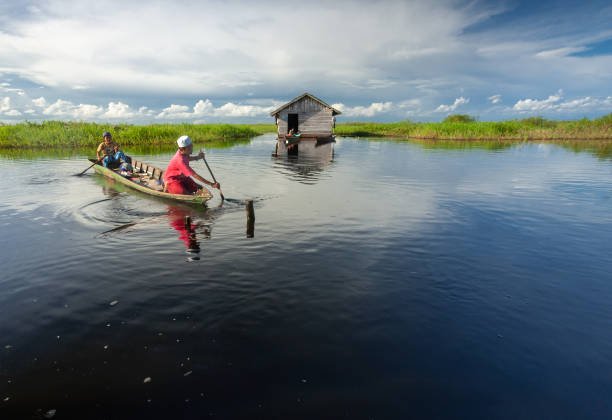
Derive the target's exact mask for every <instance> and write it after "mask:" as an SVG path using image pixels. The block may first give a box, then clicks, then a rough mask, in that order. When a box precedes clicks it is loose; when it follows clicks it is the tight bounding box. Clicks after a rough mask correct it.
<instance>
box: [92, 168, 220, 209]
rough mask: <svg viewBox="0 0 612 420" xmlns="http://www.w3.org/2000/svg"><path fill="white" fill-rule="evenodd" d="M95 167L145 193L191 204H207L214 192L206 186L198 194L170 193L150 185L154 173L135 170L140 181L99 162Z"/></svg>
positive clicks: (96, 169) (99, 171)
mask: <svg viewBox="0 0 612 420" xmlns="http://www.w3.org/2000/svg"><path fill="white" fill-rule="evenodd" d="M89 160H90V162H92V163H93V162H94V161H95V159H89ZM147 166H149V165H147ZM93 168H94V170H95V171H96V172H97V173H99V174H100V175H104V176H105V177H107V178H112V179H113V180H115V181H117V182H120V183H121V184H123V185H126V186H128V187H130V188H132V189H135V190H138V191H140V192H143V193H145V194H148V195H152V196H155V197H159V198H165V199H168V200H174V201H179V202H182V203H190V204H205V203H206V202H207V201H208V200H210V199H211V198H212V194H211V193H210V191H208V190H207V189H206V188H203V189H202V191H201V193H200V194H198V195H191V194H170V193H167V192H163V191H159V190H156V189H154V188H152V187H150V186H148V183H149V181H155V178H154V176H153V175H149V174H148V173H147V172H146V171H144V172H143V171H142V170H141V171H140V172H136V171H135V172H134V174H135V177H134V178H137V179H138V181H136V179H131V178H126V177H124V176H122V175H121V174H119V173H117V172H116V171H114V170H112V169H109V168H106V167H104V166H102V165H99V164H97V163H96V164H95V165H94V167H93ZM135 169H136V168H135ZM155 169H157V168H155ZM161 173H162V172H161V171H160V175H159V178H161ZM145 183H146V184H145Z"/></svg>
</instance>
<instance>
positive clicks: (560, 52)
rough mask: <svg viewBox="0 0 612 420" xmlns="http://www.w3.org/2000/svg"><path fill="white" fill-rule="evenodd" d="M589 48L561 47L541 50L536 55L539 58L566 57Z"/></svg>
mask: <svg viewBox="0 0 612 420" xmlns="http://www.w3.org/2000/svg"><path fill="white" fill-rule="evenodd" d="M585 50H587V48H585V47H561V48H555V49H553V50H546V51H540V52H539V53H537V54H536V55H535V56H536V57H538V58H557V57H566V56H568V55H571V54H575V53H579V52H582V51H585Z"/></svg>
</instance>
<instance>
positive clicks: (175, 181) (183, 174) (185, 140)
mask: <svg viewBox="0 0 612 420" xmlns="http://www.w3.org/2000/svg"><path fill="white" fill-rule="evenodd" d="M176 143H177V144H178V147H179V148H178V150H177V151H176V154H175V155H174V157H173V158H172V159H170V163H169V164H168V168H167V169H166V171H165V172H164V184H165V189H166V190H167V191H168V192H169V193H171V194H193V193H195V192H197V191H198V188H200V186H199V185H198V184H196V183H195V182H194V181H193V179H191V178H190V177H193V178H195V179H197V180H198V181H200V182H201V183H203V184H206V185H210V186H211V187H213V188H217V189H218V188H221V185H220V184H219V183H218V182H210V181H207V180H206V179H204V178H202V177H201V176H200V175H198V174H197V173H196V171H194V170H193V169H191V166H189V162H190V161H193V160H199V159H204V152H202V151H200V153H198V155H197V156H193V157H192V156H190V155H191V153H193V143H192V142H191V139H190V138H189V136H181V137H179V138H178V140H177V141H176Z"/></svg>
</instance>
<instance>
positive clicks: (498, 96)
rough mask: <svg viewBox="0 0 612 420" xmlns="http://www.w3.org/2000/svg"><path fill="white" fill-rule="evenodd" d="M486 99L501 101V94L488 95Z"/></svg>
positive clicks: (495, 101)
mask: <svg viewBox="0 0 612 420" xmlns="http://www.w3.org/2000/svg"><path fill="white" fill-rule="evenodd" d="M487 99H488V100H489V101H491V103H494V104H497V103H499V102H501V95H500V94H497V95H493V96H489V97H488V98H487Z"/></svg>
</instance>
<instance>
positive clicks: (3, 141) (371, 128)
mask: <svg viewBox="0 0 612 420" xmlns="http://www.w3.org/2000/svg"><path fill="white" fill-rule="evenodd" d="M104 131H110V132H111V133H112V134H113V138H114V140H115V141H116V142H117V143H119V144H120V145H121V146H122V147H123V146H163V145H173V144H174V142H175V141H176V139H177V138H178V137H179V136H181V135H184V134H186V135H188V136H190V137H191V138H192V139H193V140H194V142H195V143H205V142H206V143H215V144H217V145H218V144H223V143H225V144H230V143H233V142H238V141H244V140H247V139H250V138H253V137H255V136H258V135H261V134H265V133H274V132H275V131H276V126H275V125H274V124H239V125H236V124H185V123H183V124H151V125H131V124H98V123H90V122H64V121H43V122H27V121H26V122H23V123H17V124H2V123H0V149H23V148H30V149H45V148H56V147H61V148H67V147H70V148H86V147H87V148H91V147H94V148H95V147H97V146H98V144H99V143H100V142H102V138H101V134H102V132H104ZM335 134H336V135H337V136H343V137H389V138H396V139H397V138H411V139H417V140H453V141H470V140H493V141H495V140H498V141H530V140H534V141H537V140H612V113H610V114H608V115H606V116H603V117H601V118H595V119H592V120H591V119H588V118H583V119H581V120H573V121H556V120H548V119H545V118H542V117H530V118H524V119H521V120H508V121H499V122H487V121H476V120H475V118H474V117H471V116H469V115H461V114H455V115H449V116H448V117H446V118H445V120H444V121H442V122H439V123H420V122H412V121H402V122H393V123H374V122H347V123H340V124H337V125H336V128H335Z"/></svg>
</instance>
